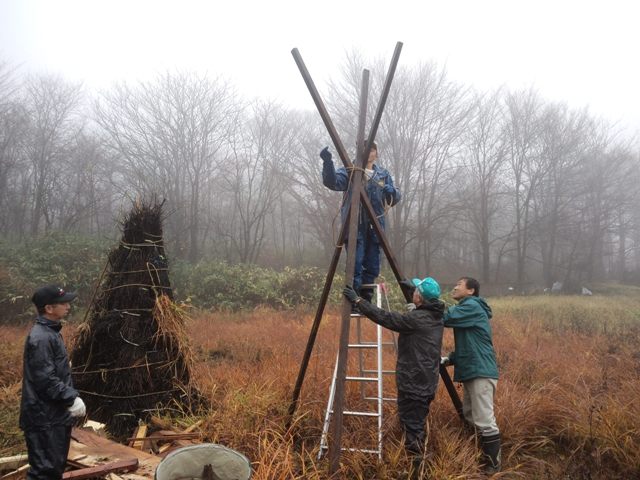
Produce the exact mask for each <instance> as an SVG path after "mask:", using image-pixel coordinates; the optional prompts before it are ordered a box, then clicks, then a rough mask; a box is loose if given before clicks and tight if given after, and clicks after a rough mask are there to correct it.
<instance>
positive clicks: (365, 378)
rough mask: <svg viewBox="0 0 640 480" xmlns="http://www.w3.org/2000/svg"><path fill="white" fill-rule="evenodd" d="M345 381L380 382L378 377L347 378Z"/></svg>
mask: <svg viewBox="0 0 640 480" xmlns="http://www.w3.org/2000/svg"><path fill="white" fill-rule="evenodd" d="M345 380H352V381H354V382H378V377H346V378H345Z"/></svg>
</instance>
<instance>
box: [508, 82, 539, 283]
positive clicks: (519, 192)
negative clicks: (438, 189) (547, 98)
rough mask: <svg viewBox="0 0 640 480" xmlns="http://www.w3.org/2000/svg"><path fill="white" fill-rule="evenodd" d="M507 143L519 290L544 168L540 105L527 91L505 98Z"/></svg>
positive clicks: (523, 280)
mask: <svg viewBox="0 0 640 480" xmlns="http://www.w3.org/2000/svg"><path fill="white" fill-rule="evenodd" d="M506 105H507V112H508V114H507V123H506V139H507V145H508V153H507V158H508V161H509V165H510V183H511V185H512V198H513V214H514V233H513V242H514V243H515V250H516V284H517V286H518V289H519V290H522V289H523V287H524V283H525V276H526V267H527V264H526V260H527V255H528V247H529V243H530V241H531V235H530V231H529V228H530V226H531V221H532V220H531V217H532V206H533V197H534V194H535V191H536V188H537V187H538V185H539V183H540V182H541V180H542V178H543V176H544V174H545V168H547V165H546V163H545V162H544V160H545V159H544V157H543V156H542V155H541V154H540V145H539V139H540V121H539V116H540V109H541V107H542V101H541V99H540V97H539V96H538V93H537V92H536V91H535V90H533V89H529V90H527V91H521V92H515V93H509V94H507V98H506Z"/></svg>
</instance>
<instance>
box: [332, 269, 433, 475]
mask: <svg viewBox="0 0 640 480" xmlns="http://www.w3.org/2000/svg"><path fill="white" fill-rule="evenodd" d="M402 283H403V285H402V286H403V289H413V293H412V294H413V303H414V304H415V305H416V308H415V309H414V310H412V311H410V312H406V313H399V312H387V311H386V310H382V309H380V308H378V307H376V306H374V305H372V304H371V303H370V302H368V301H367V300H364V299H362V298H361V297H359V296H358V294H357V293H356V291H355V290H354V289H353V288H351V287H349V286H347V287H345V288H344V290H343V294H344V296H345V297H347V299H348V300H349V301H351V303H352V304H353V305H357V306H358V308H359V310H360V312H361V313H362V314H363V315H365V316H366V317H368V318H370V319H371V320H373V321H374V322H375V323H377V324H379V325H382V326H383V327H385V328H388V329H389V330H393V331H394V332H398V333H399V336H398V360H397V363H396V384H397V387H398V416H399V417H400V422H401V423H402V427H403V429H404V435H405V446H406V448H407V450H408V451H409V452H410V453H411V454H413V455H415V457H414V463H418V464H419V461H420V459H421V458H422V454H423V450H424V441H425V431H424V424H425V420H426V418H427V414H428V413H429V405H430V404H431V401H432V400H433V398H434V397H435V394H436V390H437V388H438V379H439V368H440V349H441V347H442V333H443V330H444V325H443V322H442V315H443V312H444V303H443V302H442V301H441V300H440V299H439V297H440V285H438V282H436V281H435V280H434V279H433V278H431V277H427V278H425V279H423V280H420V279H417V278H415V279H413V280H412V281H411V282H409V281H406V280H405V281H403V282H402Z"/></svg>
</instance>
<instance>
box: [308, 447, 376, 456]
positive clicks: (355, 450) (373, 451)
mask: <svg viewBox="0 0 640 480" xmlns="http://www.w3.org/2000/svg"><path fill="white" fill-rule="evenodd" d="M320 448H322V450H329V445H322V446H321V447H320ZM340 450H341V451H343V452H362V453H375V454H376V455H378V454H380V450H371V449H368V448H341V449H340Z"/></svg>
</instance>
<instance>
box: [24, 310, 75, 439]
mask: <svg viewBox="0 0 640 480" xmlns="http://www.w3.org/2000/svg"><path fill="white" fill-rule="evenodd" d="M61 328H62V325H61V324H60V322H54V321H52V320H49V319H47V318H45V317H41V316H39V317H38V318H37V319H36V323H35V325H34V326H33V327H32V328H31V332H29V335H28V336H27V340H26V342H25V345H24V357H23V359H24V363H23V377H22V400H21V403H20V428H21V429H22V430H36V429H44V428H48V427H50V426H51V425H67V426H69V425H72V424H73V420H72V418H71V415H70V414H69V412H68V410H67V408H68V407H70V406H71V405H72V404H73V401H74V400H75V398H76V397H77V396H78V391H77V390H76V389H75V388H73V382H72V380H71V367H70V366H69V358H68V356H67V350H66V348H65V346H64V342H63V341H62V335H61V334H60V329H61Z"/></svg>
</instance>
